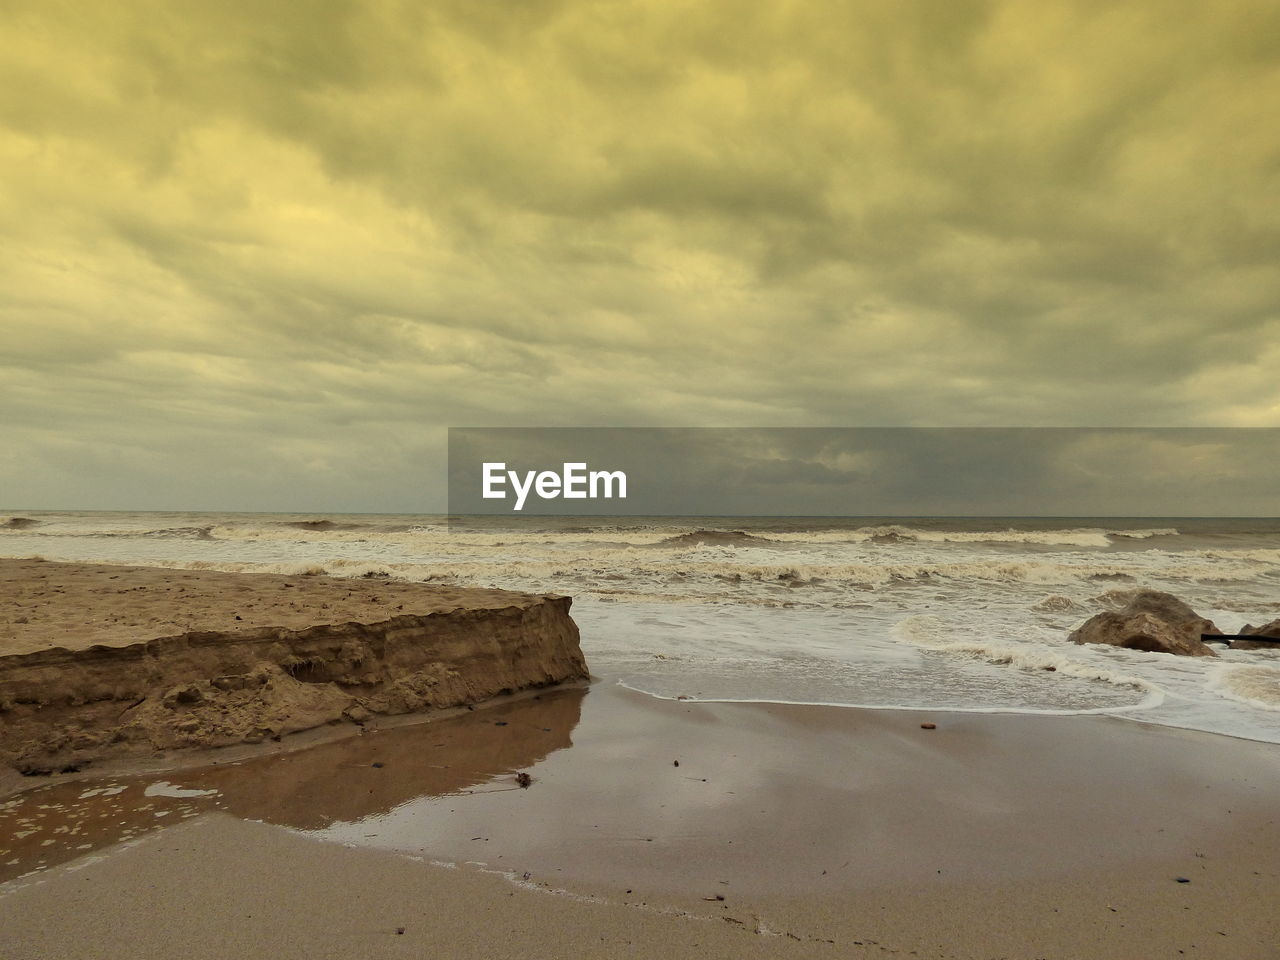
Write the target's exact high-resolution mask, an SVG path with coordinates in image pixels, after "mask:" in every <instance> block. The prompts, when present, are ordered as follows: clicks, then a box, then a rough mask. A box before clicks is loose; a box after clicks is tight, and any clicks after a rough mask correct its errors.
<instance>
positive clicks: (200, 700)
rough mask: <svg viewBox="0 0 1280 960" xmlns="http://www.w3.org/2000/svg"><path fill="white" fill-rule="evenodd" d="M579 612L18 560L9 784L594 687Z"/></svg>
mask: <svg viewBox="0 0 1280 960" xmlns="http://www.w3.org/2000/svg"><path fill="white" fill-rule="evenodd" d="M571 602H572V601H571V600H570V599H569V598H568V597H562V596H550V595H547V596H534V595H530V594H520V593H511V592H507V591H500V590H479V589H475V590H468V589H461V588H453V587H440V586H436V585H425V584H409V583H378V584H368V583H361V582H357V581H350V580H341V579H337V578H332V577H327V576H314V577H287V576H279V575H269V574H243V573H219V572H214V571H180V570H159V569H151V568H143V567H113V566H104V565H93V564H67V563H46V562H37V561H30V560H27V561H22V560H0V610H3V611H5V616H6V618H7V619H6V622H4V623H0V769H3V768H5V767H7V768H9V769H10V770H12V771H17V772H18V773H21V774H26V775H41V774H48V773H53V772H59V771H77V770H84V769H86V768H88V767H90V766H92V765H95V764H98V763H100V762H102V761H103V760H104V759H109V758H113V757H119V756H124V755H140V754H148V753H149V754H154V753H156V752H160V753H166V752H175V751H183V750H190V749H193V748H204V747H215V746H228V745H236V744H245V743H263V742H266V741H281V740H283V738H285V737H287V736H290V735H292V734H296V733H299V732H302V731H306V730H311V729H314V728H317V727H321V726H326V725H334V724H346V725H348V726H349V727H351V726H358V725H360V724H363V723H365V722H368V721H370V720H373V719H375V718H377V717H383V716H396V715H401V714H406V713H413V712H419V711H424V710H433V709H444V708H450V707H457V706H459V705H466V704H475V703H479V702H482V701H483V700H486V699H488V698H490V697H493V696H496V695H499V694H505V693H510V692H512V691H516V690H523V689H528V688H531V687H546V686H550V685H554V684H557V683H561V682H564V681H573V680H584V679H586V677H587V667H586V662H585V660H584V659H583V656H582V650H581V647H580V645H579V642H578V628H577V625H576V624H575V623H574V622H573V620H572V618H571V617H570V615H569V608H570V604H571ZM173 631H177V632H173ZM0 786H2V784H0Z"/></svg>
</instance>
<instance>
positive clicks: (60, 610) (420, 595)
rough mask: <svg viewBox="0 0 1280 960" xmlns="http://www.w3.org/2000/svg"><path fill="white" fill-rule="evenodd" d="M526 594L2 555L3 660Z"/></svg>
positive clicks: (424, 610)
mask: <svg viewBox="0 0 1280 960" xmlns="http://www.w3.org/2000/svg"><path fill="white" fill-rule="evenodd" d="M527 599H528V595H527V594H520V593H513V592H511V591H508V590H490V589H483V588H479V587H451V586H447V585H443V584H429V585H428V584H418V583H403V582H398V581H392V580H380V579H363V578H362V579H355V580H353V579H344V578H338V577H329V576H324V575H315V576H304V575H299V576H289V575H285V574H274V573H253V574H243V573H225V572H221V571H216V570H171V569H168V568H162V567H134V566H116V565H111V564H96V563H55V562H50V561H44V560H7V559H0V656H9V655H13V654H23V653H31V652H33V651H36V650H47V649H50V648H53V647H60V648H63V649H67V650H84V649H87V648H88V647H90V646H94V645H102V646H126V645H129V644H134V643H137V642H139V641H141V640H151V639H154V638H157V637H168V636H174V635H180V634H184V633H191V632H198V631H204V630H217V631H218V632H220V633H224V634H226V635H228V636H248V635H251V634H253V633H255V632H256V631H258V630H261V629H263V628H269V627H279V628H284V629H288V630H304V629H307V628H308V627H312V626H315V625H316V624H319V623H341V622H356V623H372V622H377V621H380V620H386V619H387V618H388V617H389V616H394V615H396V614H403V613H412V614H418V615H426V614H431V613H444V612H448V611H451V610H456V609H458V608H464V607H465V608H468V609H501V608H503V607H506V606H509V605H510V604H512V603H522V602H526V601H527Z"/></svg>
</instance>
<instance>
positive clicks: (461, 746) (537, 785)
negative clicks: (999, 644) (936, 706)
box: [0, 678, 1280, 960]
mask: <svg viewBox="0 0 1280 960" xmlns="http://www.w3.org/2000/svg"><path fill="white" fill-rule="evenodd" d="M538 698H540V699H538ZM926 716H927V717H928V718H929V722H934V723H935V724H936V729H934V730H924V729H921V727H920V723H921V722H923V721H924V718H925V717H926ZM1224 744H1225V745H1224ZM1278 756H1280V755H1278V754H1277V752H1276V749H1275V748H1274V747H1272V746H1271V745H1263V744H1253V743H1249V742H1247V741H1225V742H1224V741H1223V740H1222V739H1221V738H1220V737H1218V736H1216V735H1212V734H1200V733H1194V732H1186V731H1168V730H1160V729H1157V728H1151V729H1148V728H1143V727H1135V726H1134V725H1131V724H1122V723H1117V722H1116V721H1114V720H1111V719H1109V718H1096V719H1095V718H1058V717H1044V718H1010V717H1008V716H1000V717H985V718H984V717H980V716H975V715H971V714H970V715H966V714H948V713H943V712H927V713H926V712H921V713H918V714H913V715H912V716H909V717H908V716H906V715H905V714H904V713H902V712H900V711H885V712H881V713H876V712H872V711H862V710H847V709H846V710H841V709H837V708H813V707H800V706H785V705H784V706H777V705H775V706H773V707H770V706H762V705H746V704H742V705H723V704H703V703H693V702H683V703H680V702H668V701H659V700H655V699H653V698H649V697H647V696H645V695H643V694H634V693H631V692H629V691H626V690H623V689H621V688H619V687H616V686H613V685H611V684H610V683H609V681H608V678H606V679H605V680H604V681H603V682H600V683H597V684H595V685H594V686H592V687H590V688H588V689H585V690H582V689H579V690H565V691H555V692H544V693H541V694H538V695H535V696H534V697H528V698H524V699H522V700H520V701H513V702H507V703H498V704H491V705H487V706H485V707H482V708H479V709H477V710H476V711H474V712H468V713H465V714H463V715H460V716H457V717H454V718H452V719H443V718H435V719H431V720H429V721H428V722H424V723H417V724H409V725H405V726H401V727H398V728H396V729H388V730H382V731H376V732H369V733H367V734H365V735H364V736H359V737H355V738H349V739H345V740H341V741H335V742H333V743H329V744H322V745H319V746H316V747H313V748H309V749H307V750H302V751H296V752H291V753H287V754H277V755H274V756H270V757H262V758H258V759H251V760H247V761H244V762H242V763H237V764H228V765H225V766H222V765H220V766H218V767H211V768H208V769H206V770H205V771H202V772H200V771H185V772H183V773H182V774H181V775H180V776H171V777H169V778H168V779H169V780H172V781H173V783H172V784H171V785H170V786H172V787H174V788H175V790H176V792H178V793H182V792H191V791H202V790H217V791H218V793H217V796H216V798H215V799H216V801H217V803H216V804H215V803H212V802H210V803H209V805H208V807H207V808H204V807H201V806H200V803H201V801H202V799H203V798H199V797H196V798H193V797H181V796H165V795H164V794H157V795H153V796H150V797H146V798H145V800H144V799H143V793H142V790H143V785H144V784H146V783H148V782H149V781H154V780H155V779H156V778H155V777H154V776H153V777H141V778H138V779H137V780H136V781H135V782H133V783H131V784H128V785H126V786H127V789H125V790H123V791H121V792H120V793H118V794H115V795H113V796H110V797H107V798H106V799H105V800H104V799H103V797H102V796H94V797H90V798H88V800H87V801H86V804H87V805H88V807H89V808H90V812H92V811H93V810H94V809H98V810H108V809H109V810H111V811H116V810H119V809H123V808H126V807H128V806H129V805H130V804H133V805H135V806H137V805H145V804H154V805H155V807H154V808H153V809H149V810H144V811H141V813H140V814H139V815H138V818H137V819H138V821H139V822H142V821H144V820H151V822H152V823H154V822H156V821H155V819H154V817H155V815H156V814H158V813H161V812H163V810H171V811H172V813H171V814H169V815H168V816H167V817H165V818H164V819H166V820H177V819H179V818H181V817H184V816H185V817H186V818H187V819H186V822H182V823H178V825H176V826H172V827H163V828H160V829H153V830H151V831H149V832H146V833H142V832H139V833H136V834H134V835H133V836H131V837H130V838H129V839H128V840H126V841H125V843H124V844H118V843H117V844H104V846H102V847H101V848H98V849H95V850H91V851H87V852H85V854H84V855H82V856H81V857H80V858H79V859H77V860H74V861H71V862H67V863H65V864H63V865H60V866H55V867H53V868H52V869H49V870H45V871H43V872H40V873H37V874H34V875H31V876H28V877H26V878H25V879H22V880H17V881H10V882H8V883H5V884H0V910H4V911H5V912H6V914H8V915H11V916H13V917H14V918H15V919H16V922H15V923H9V922H6V924H5V925H4V927H3V929H0V952H3V953H4V954H5V956H6V957H14V958H22V957H27V956H31V957H35V956H40V955H58V956H63V957H68V958H73V957H79V956H101V952H100V948H101V943H100V942H97V941H95V940H94V937H95V936H96V934H95V933H94V931H95V930H98V929H101V928H103V927H104V926H105V925H107V924H111V925H113V926H115V927H120V928H122V929H123V930H124V931H125V934H124V936H125V940H124V942H128V943H130V944H132V945H133V947H131V949H130V955H131V956H164V955H167V954H165V953H164V952H163V951H162V949H161V946H162V944H163V943H168V942H172V941H171V939H170V938H172V937H174V936H178V937H181V938H183V939H184V942H186V943H187V944H188V945H189V947H190V949H188V950H187V951H186V953H187V955H188V956H195V957H202V956H209V957H213V956H223V955H226V954H225V953H221V952H219V949H218V947H217V946H216V945H205V946H203V947H202V945H201V941H200V937H201V936H205V935H207V933H208V931H210V930H212V929H215V928H216V929H219V930H221V929H222V925H224V924H226V923H228V922H230V917H231V915H232V912H233V911H232V912H229V911H231V910H232V908H231V907H230V906H229V905H230V904H237V903H242V902H246V898H251V899H253V900H254V901H255V902H256V903H258V904H259V906H258V910H259V911H265V912H267V914H268V915H269V921H268V920H267V919H265V918H263V917H260V916H259V915H258V912H257V911H254V910H249V911H248V912H249V913H253V914H254V918H255V919H253V920H252V921H247V922H248V926H249V929H252V930H254V931H255V934H254V942H249V940H248V939H246V941H245V942H244V943H243V944H242V946H243V951H242V952H240V951H238V952H240V955H243V956H247V957H268V956H272V957H275V956H280V957H293V956H298V957H302V956H338V955H340V954H339V953H338V952H336V950H335V951H331V947H332V943H335V942H341V943H345V944H346V945H347V949H348V951H349V953H350V954H351V955H361V956H374V957H382V956H387V957H392V956H397V957H398V956H403V955H405V950H410V951H411V952H412V951H413V950H419V951H420V950H422V949H427V945H428V944H436V945H437V949H438V945H439V944H440V943H442V942H447V943H449V944H450V947H449V955H450V956H459V957H470V956H477V957H479V956H513V957H515V956H522V955H523V956H529V955H532V956H540V955H561V953H562V951H565V950H569V949H572V950H573V951H574V953H575V954H580V955H583V956H588V957H593V956H613V955H617V950H618V949H619V945H620V943H622V941H625V940H627V939H633V940H634V939H635V938H640V939H643V940H644V942H645V943H646V944H647V946H646V947H644V948H643V949H642V951H641V953H640V955H641V956H656V955H659V953H661V954H663V955H669V956H681V957H682V956H690V957H693V956H707V955H711V956H721V955H723V956H733V955H743V956H756V955H759V956H770V955H789V956H790V955H794V956H838V955H847V954H848V953H849V952H853V953H854V955H862V953H861V952H859V951H865V952H866V955H873V954H880V953H883V952H886V951H890V950H892V951H898V952H901V953H903V954H910V953H911V952H912V951H915V953H916V955H917V956H923V957H939V958H941V957H973V958H978V957H988V956H1002V955H1004V956H1017V957H1024V956H1025V957H1028V958H1030V957H1058V958H1068V957H1079V956H1082V955H1088V956H1100V957H1101V956H1105V957H1108V958H1111V957H1115V958H1134V960H1138V958H1143V960H1146V958H1149V957H1152V956H1164V955H1172V956H1176V955H1177V952H1176V951H1177V950H1179V949H1181V950H1186V951H1187V953H1188V955H1192V954H1194V955H1199V956H1211V957H1223V958H1228V957H1230V958H1255V957H1256V958H1259V960H1261V958H1265V957H1269V956H1271V955H1272V954H1271V952H1270V950H1271V945H1272V944H1273V943H1274V942H1276V940H1277V939H1278V938H1280V918H1277V916H1276V914H1275V911H1274V910H1272V909H1271V908H1270V900H1269V897H1268V895H1267V891H1268V890H1270V889H1271V888H1272V887H1273V886H1274V884H1275V882H1276V881H1277V880H1280V829H1278V828H1277V823H1276V815H1275V814H1274V812H1273V811H1272V809H1271V807H1270V800H1271V798H1273V797H1274V796H1276V795H1280V764H1278V763H1277V762H1276V761H1277V758H1278ZM676 760H679V762H680V765H679V766H678V767H676V766H673V761H676ZM518 770H528V771H529V772H530V773H531V774H532V778H533V781H532V784H531V785H530V786H529V787H528V789H521V788H519V787H518V786H517V785H516V784H515V783H514V782H513V775H514V773H515V772H516V771H518ZM704 778H705V779H704ZM111 782H113V783H116V784H117V785H125V780H124V778H115V779H113V780H112V781H111ZM88 787H89V785H88V784H85V783H78V784H76V785H74V788H73V787H72V785H71V784H67V785H66V787H64V788H63V789H64V790H65V791H66V792H67V793H71V794H73V795H74V794H76V793H81V792H88V789H87V788H88ZM82 788H85V789H82ZM370 791H372V792H370ZM22 796H25V797H26V798H27V800H26V803H27V804H28V805H34V806H39V805H41V804H45V805H48V803H49V797H48V796H43V797H42V796H39V795H36V794H33V793H27V794H24V795H22ZM107 801H110V802H111V804H112V805H110V806H108V805H107ZM59 802H61V801H59ZM95 803H97V804H101V805H102V806H101V807H100V808H95V807H93V805H94V804H95ZM116 804H119V805H118V806H117V805H116ZM1226 811H1230V812H1226ZM49 816H53V815H52V814H49ZM70 819H72V820H77V822H81V821H83V822H89V821H90V820H91V819H92V818H89V817H82V818H74V817H72V818H70ZM103 819H111V820H115V819H117V818H116V817H115V816H114V815H113V816H111V817H110V818H103ZM334 819H337V820H338V821H339V828H338V829H337V830H336V832H335V830H334V828H333V827H331V826H325V824H326V823H330V822H332V821H333V820H334ZM263 820H265V821H266V822H254V821H263ZM68 822H69V821H68ZM58 825H60V824H52V823H51V825H50V826H51V828H52V829H57V826H58ZM370 834H373V835H374V836H369V835H370ZM321 838H324V839H321ZM34 839H35V840H37V841H38V840H39V838H38V837H37V838H34ZM730 841H732V842H730ZM432 861H436V862H437V863H436V864H433V862H432ZM438 862H444V863H450V864H453V865H454V866H453V868H452V869H451V868H449V867H447V866H440V865H438ZM842 864H844V866H843V867H842ZM485 871H491V872H501V873H505V874H508V875H509V877H510V879H503V878H501V877H498V876H493V875H490V873H486V872H485ZM824 871H825V873H824ZM526 873H527V874H528V875H529V876H528V879H525V877H524V875H525V874H526ZM179 876H182V877H183V878H184V879H183V881H182V883H183V884H185V886H180V887H179V889H177V890H176V891H173V892H169V891H168V890H167V888H165V887H164V886H163V885H162V884H163V883H168V882H176V878H177V877H179ZM1179 876H1182V877H1185V878H1186V879H1187V880H1188V881H1189V882H1188V883H1179V882H1177V877H1179ZM725 881H727V882H725ZM153 885H154V886H153ZM157 891H159V893H157ZM464 892H465V895H464ZM550 893H554V895H549V894H550ZM717 896H723V897H725V899H724V900H723V901H721V900H717V899H715V898H716V897H717ZM138 898H145V899H146V902H147V906H146V908H145V910H144V909H142V908H141V903H142V900H141V899H138ZM153 901H154V902H153ZM68 904H74V905H75V909H76V910H77V911H80V913H79V914H78V919H77V920H75V921H74V922H68V923H61V924H56V925H53V924H49V923H48V918H49V917H52V916H55V915H62V912H63V911H65V910H66V909H68ZM130 904H136V905H135V906H129V905H130ZM415 904H416V906H415ZM424 904H430V905H431V906H430V907H424V906H423V905H424ZM370 913H372V914H373V915H376V916H378V917H385V920H384V921H383V922H382V923H381V925H379V923H377V922H374V921H373V920H372V919H371V916H370ZM393 914H394V915H395V916H398V917H399V919H394V918H393ZM481 917H483V918H487V919H486V920H484V921H483V922H481V921H480V919H479V918H481ZM393 920H394V922H393ZM262 924H266V926H265V927H263V926H262ZM401 926H404V927H406V929H407V932H406V934H404V935H400V934H396V933H395V929H396V928H397V927H401ZM200 931H205V933H204V934H202V933H201V932H200ZM408 931H412V933H410V932H408ZM498 931H505V933H503V935H502V937H500V938H497V939H495V937H497V932H498ZM236 935H238V934H233V936H236ZM402 936H404V937H413V938H415V939H411V940H408V941H406V940H402V939H401V937H402ZM257 938H260V939H261V942H258V939H257ZM793 938H797V939H793ZM827 941H833V942H831V943H828V942H827ZM549 944H556V946H555V947H554V948H552V947H549ZM656 944H663V945H664V946H663V947H662V949H661V950H658V949H657V948H656V947H655V945H656ZM1192 944H1195V947H1194V950H1193V949H1192ZM149 945H150V946H149ZM539 945H541V946H539ZM568 945H572V946H571V947H570V946H568ZM610 945H611V946H610ZM607 946H608V947H609V949H606V947H607ZM881 947H885V950H884V951H882V950H881V949H880V948H881ZM95 950H97V951H98V952H96V953H95ZM717 951H719V952H717ZM779 951H787V952H786V953H785V954H780V953H779Z"/></svg>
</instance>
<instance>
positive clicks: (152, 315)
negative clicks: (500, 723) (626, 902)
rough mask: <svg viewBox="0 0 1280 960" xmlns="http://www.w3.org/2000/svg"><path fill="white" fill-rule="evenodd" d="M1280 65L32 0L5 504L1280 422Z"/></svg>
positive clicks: (916, 26) (1085, 33)
mask: <svg viewBox="0 0 1280 960" xmlns="http://www.w3.org/2000/svg"><path fill="white" fill-rule="evenodd" d="M1278 35H1280V6H1277V5H1276V4H1274V3H1271V2H1268V0H1247V2H1245V0H1224V2H1215V3H1213V4H1207V3H1203V2H1196V3H1191V2H1183V0H1151V2H1135V3H1128V4H1116V3H1104V2H1059V0H1037V2H1027V0H1023V2H1003V3H1001V2H967V0H914V2H912V0H904V2H900V3H884V2H881V0H867V2H838V0H822V2H816V0H810V2H775V3H769V4H759V5H743V4H741V3H738V2H728V0H708V2H704V3H699V4H690V3H684V2H635V0H602V2H584V0H563V2H556V0H527V2H521V3H511V4H494V3H477V2H474V0H414V2H403V3H402V2H386V0H359V2H340V0H298V2H292V3H288V4H261V3H257V2H253V3H250V2H247V0H246V2H219V0H203V2H199V3H196V2H181V0H178V2H174V0H164V2H144V0H118V2H116V3H112V4H102V3H95V2H87V0H81V2H72V3H59V2H56V0H39V2H27V0H0V41H2V47H0V49H3V51H4V53H3V56H2V57H0V450H3V454H0V509H4V508H9V509H19V508H28V509H40V508H84V509H89V508H98V509H113V508H118V509H143V508H155V509H211V510H227V509H241V510H313V511H319V510H329V511H337V510H347V511H352V510H366V511H432V510H439V509H442V508H443V500H442V498H443V491H444V477H445V473H444V451H445V435H446V428H447V427H449V426H621V425H628V426H645V425H664V426H768V427H782V426H806V427H808V426H1011V425H1017V426H1119V425H1137V426H1221V427H1240V426H1254V427H1256V426H1268V427H1271V426H1280V377H1277V376H1276V371H1277V370H1278V369H1280V267H1278V266H1277V264H1280V202H1277V200H1276V198H1277V197H1280V125H1277V124H1276V123H1275V119H1274V118H1275V117H1276V116H1277V115H1280V45H1278V44H1276V43H1275V37H1276V36H1278ZM1226 512H1231V511H1226Z"/></svg>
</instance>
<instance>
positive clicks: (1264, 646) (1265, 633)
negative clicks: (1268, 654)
mask: <svg viewBox="0 0 1280 960" xmlns="http://www.w3.org/2000/svg"><path fill="white" fill-rule="evenodd" d="M1240 632H1241V633H1247V634H1250V635H1252V636H1255V637H1273V638H1275V642H1274V643H1269V642H1267V641H1266V640H1244V639H1242V638H1240V637H1236V639H1234V640H1232V641H1231V649H1232V650H1280V620H1272V621H1271V622H1270V623H1264V624H1263V625H1262V626H1260V627H1255V626H1253V625H1252V624H1248V623H1247V624H1245V625H1244V626H1243V627H1241V628H1240Z"/></svg>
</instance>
